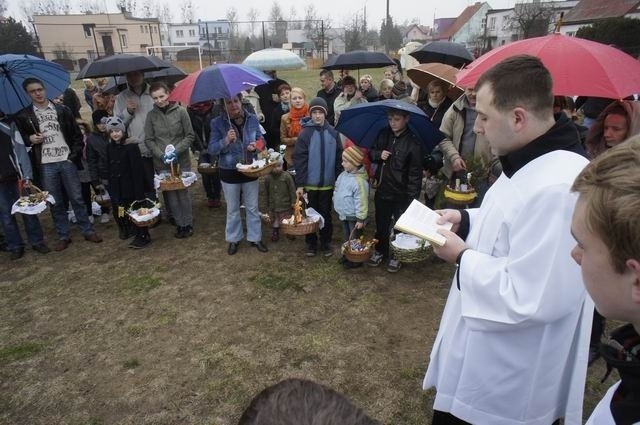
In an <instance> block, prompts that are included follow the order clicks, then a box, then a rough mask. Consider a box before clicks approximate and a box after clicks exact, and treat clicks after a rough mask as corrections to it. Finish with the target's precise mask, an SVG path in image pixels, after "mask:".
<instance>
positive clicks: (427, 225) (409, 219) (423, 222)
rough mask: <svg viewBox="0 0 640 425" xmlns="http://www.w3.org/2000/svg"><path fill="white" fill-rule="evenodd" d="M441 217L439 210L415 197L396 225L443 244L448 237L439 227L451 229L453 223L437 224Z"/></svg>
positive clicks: (414, 234) (405, 230)
mask: <svg viewBox="0 0 640 425" xmlns="http://www.w3.org/2000/svg"><path fill="white" fill-rule="evenodd" d="M439 217H440V215H439V214H438V213H437V212H435V211H434V210H432V209H431V208H429V207H428V206H426V205H424V204H422V203H420V202H419V201H416V200H415V199H414V200H413V201H412V202H411V205H409V208H407V210H406V211H405V212H404V214H402V215H401V216H400V218H399V219H398V221H397V222H396V224H395V226H394V227H395V228H396V229H398V230H400V231H402V232H405V233H409V234H411V235H413V236H417V237H419V238H422V239H426V240H428V241H429V242H431V243H432V244H435V245H438V246H443V245H444V243H445V242H446V239H445V238H444V236H442V235H441V234H440V233H438V229H447V230H450V229H451V227H452V226H453V224H452V223H445V224H437V223H436V221H437V220H438V218H439Z"/></svg>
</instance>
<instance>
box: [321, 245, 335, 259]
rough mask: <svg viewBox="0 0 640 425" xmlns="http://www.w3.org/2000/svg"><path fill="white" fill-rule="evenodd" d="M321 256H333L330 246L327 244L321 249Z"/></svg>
mask: <svg viewBox="0 0 640 425" xmlns="http://www.w3.org/2000/svg"><path fill="white" fill-rule="evenodd" d="M322 255H323V256H325V257H331V256H332V255H333V248H331V245H329V244H327V245H325V246H324V247H323V248H322Z"/></svg>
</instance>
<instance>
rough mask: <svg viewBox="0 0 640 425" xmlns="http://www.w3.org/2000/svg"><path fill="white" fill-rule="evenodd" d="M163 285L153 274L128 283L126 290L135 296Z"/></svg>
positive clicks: (143, 275)
mask: <svg viewBox="0 0 640 425" xmlns="http://www.w3.org/2000/svg"><path fill="white" fill-rule="evenodd" d="M161 285H162V279H160V278H158V277H156V276H154V275H152V274H142V275H139V276H135V277H132V278H130V279H128V280H127V281H126V285H125V290H126V291H128V292H132V293H135V294H140V293H144V292H149V291H152V290H154V289H156V288H158V287H160V286H161Z"/></svg>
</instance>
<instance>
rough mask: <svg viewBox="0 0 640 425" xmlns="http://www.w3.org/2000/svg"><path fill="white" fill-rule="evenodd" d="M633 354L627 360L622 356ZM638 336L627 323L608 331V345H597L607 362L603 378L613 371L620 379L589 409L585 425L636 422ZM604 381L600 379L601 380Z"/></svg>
mask: <svg viewBox="0 0 640 425" xmlns="http://www.w3.org/2000/svg"><path fill="white" fill-rule="evenodd" d="M621 347H624V350H625V351H626V352H627V353H632V352H635V353H636V356H635V357H634V358H630V357H629V356H628V355H626V354H624V353H622V350H621ZM639 352H640V335H638V333H637V332H636V331H635V329H634V327H633V325H631V324H627V325H624V326H621V327H619V328H617V329H615V330H614V331H612V332H611V340H610V343H607V344H602V345H601V346H600V353H601V354H602V358H603V359H604V360H605V361H606V362H607V376H608V375H609V373H611V371H612V370H613V369H617V371H618V374H619V375H620V378H621V380H620V381H618V382H616V384H615V385H613V386H612V387H611V388H610V389H609V391H607V394H606V395H605V396H604V398H603V399H602V400H601V401H600V403H598V405H597V406H596V408H595V409H594V410H593V413H592V414H591V417H590V418H589V420H588V421H587V425H609V424H611V425H614V424H637V423H640V409H639V408H638V406H640V358H639V357H638V353H639ZM603 381H604V379H603Z"/></svg>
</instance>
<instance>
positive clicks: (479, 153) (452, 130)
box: [439, 96, 496, 178]
mask: <svg viewBox="0 0 640 425" xmlns="http://www.w3.org/2000/svg"><path fill="white" fill-rule="evenodd" d="M465 99H466V97H465V96H460V98H458V100H456V101H455V102H453V105H451V107H450V108H449V109H448V110H447V111H446V112H445V114H444V117H443V118H442V124H441V125H440V131H441V132H442V133H443V134H444V140H442V141H441V142H440V145H439V146H440V149H441V150H442V153H443V154H444V169H443V171H444V174H445V175H446V176H447V178H451V175H452V174H453V161H455V160H456V159H458V158H461V156H460V151H459V149H460V140H461V139H462V134H463V133H464V124H465V115H466V107H465ZM473 156H474V158H479V159H480V160H482V161H483V162H484V164H485V165H486V166H487V168H488V167H489V166H490V164H491V163H492V162H493V161H495V160H496V158H495V156H494V155H493V154H492V153H491V148H490V146H489V142H488V141H487V139H486V138H485V137H484V135H482V134H476V145H475V149H474V151H473Z"/></svg>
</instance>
